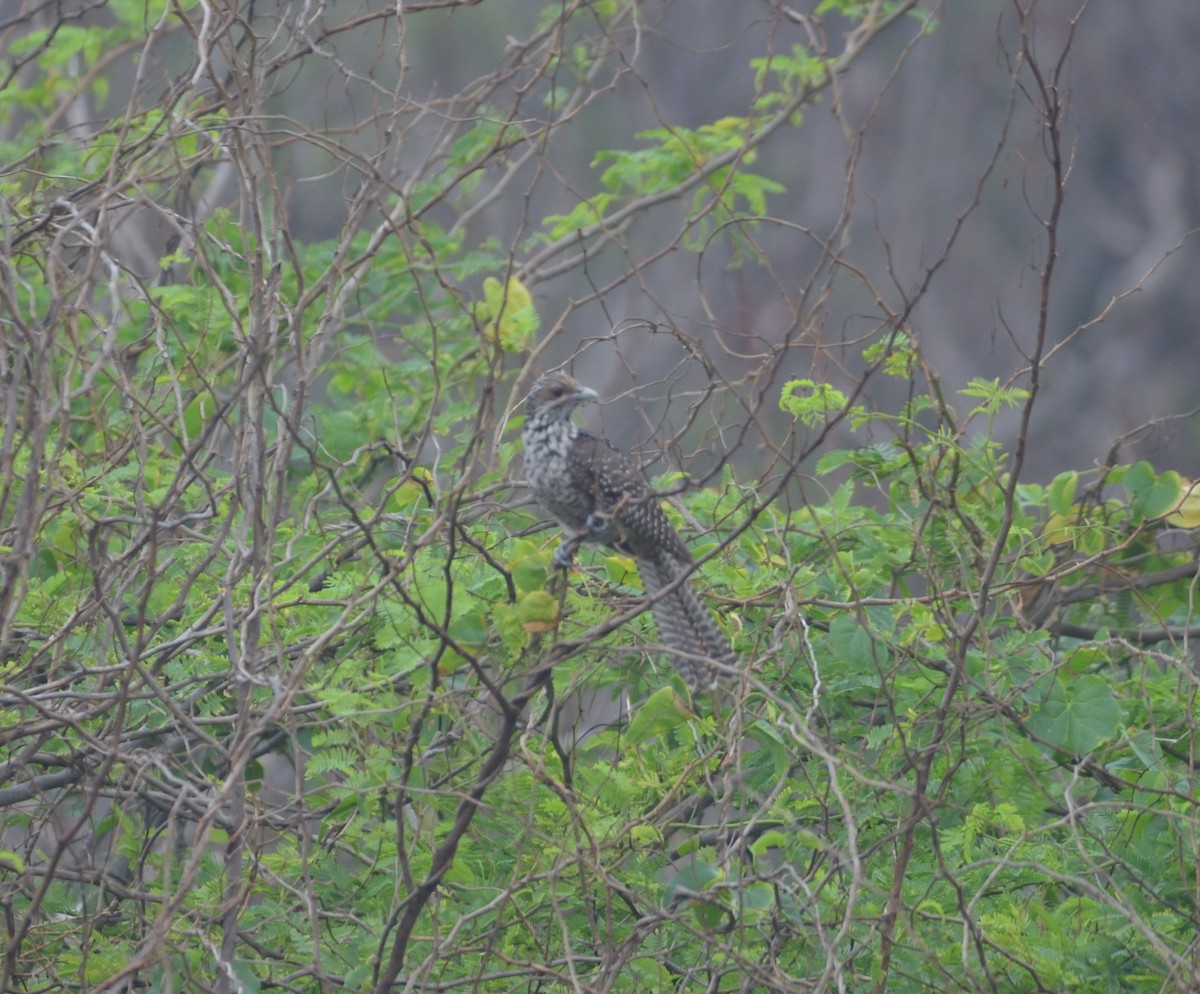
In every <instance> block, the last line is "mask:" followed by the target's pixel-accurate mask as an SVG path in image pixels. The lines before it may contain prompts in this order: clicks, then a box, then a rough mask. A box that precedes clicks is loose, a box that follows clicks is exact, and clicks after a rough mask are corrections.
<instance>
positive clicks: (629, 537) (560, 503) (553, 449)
mask: <svg viewBox="0 0 1200 994" xmlns="http://www.w3.org/2000/svg"><path fill="white" fill-rule="evenodd" d="M596 396H597V395H596V391H595V390H592V389H590V388H588V387H585V386H583V385H581V384H580V383H578V382H577V381H576V380H574V379H572V378H571V377H570V376H567V375H566V374H565V373H547V374H546V375H545V376H543V377H542V378H541V379H539V380H538V381H537V382H536V383H535V384H534V385H533V389H532V390H531V391H530V393H529V399H528V400H527V401H526V403H525V427H524V429H523V431H522V433H521V441H522V442H523V443H524V446H525V478H526V480H527V481H528V482H529V486H530V488H531V489H532V490H533V493H534V496H536V497H537V499H538V501H539V502H540V503H541V504H542V506H543V507H544V508H545V509H546V510H547V511H549V512H550V513H551V514H552V515H553V516H554V517H555V518H557V519H558V520H559V522H560V523H561V524H562V526H563V528H564V529H566V535H565V537H564V539H563V542H562V544H561V545H560V546H559V547H558V551H557V553H556V554H555V561H556V562H557V563H558V565H559V566H561V567H563V568H564V569H565V568H566V567H568V566H570V565H571V560H572V559H573V558H574V556H575V553H576V552H577V551H578V549H579V546H580V545H581V544H582V543H583V542H585V541H591V542H599V543H601V544H603V545H608V546H611V547H612V548H614V549H616V550H618V551H619V552H621V553H623V554H625V555H628V556H631V557H632V558H633V560H634V562H635V563H636V564H637V569H638V574H639V575H640V576H641V578H642V587H643V588H644V589H645V591H646V596H647V597H649V598H650V599H651V600H650V609H651V611H652V612H653V614H654V621H655V624H657V625H658V635H659V638H660V639H661V640H662V643H663V645H664V646H666V648H667V650H668V653H669V655H670V658H671V662H672V663H673V664H674V665H675V667H676V669H678V670H679V672H680V674H682V676H683V679H684V681H685V682H686V683H687V685H688V686H689V687H690V688H692V689H693V690H707V689H712V688H713V687H715V686H716V682H717V676H718V674H719V673H720V672H721V671H722V670H723V669H730V670H731V669H732V668H733V667H734V666H735V665H736V663H737V658H736V657H735V656H734V654H733V650H732V649H731V648H730V646H729V640H728V638H726V636H725V634H724V632H722V631H721V629H720V627H719V626H718V625H717V622H716V620H715V619H714V618H713V616H712V614H711V613H710V612H709V610H708V608H706V607H705V606H704V604H703V603H702V602H701V600H700V597H699V595H698V594H697V593H696V591H695V589H694V588H693V587H692V584H691V581H690V579H684V580H682V581H681V582H680V583H679V584H678V585H677V586H676V587H675V588H674V589H672V590H669V591H667V590H666V588H667V587H669V586H670V585H671V584H672V583H674V582H675V581H676V580H677V579H678V578H679V577H680V576H682V575H683V574H685V573H686V572H688V570H689V569H690V568H691V564H692V562H693V560H692V553H691V551H690V550H689V549H688V547H687V546H686V545H684V544H683V540H682V539H681V538H680V537H679V535H678V534H677V533H676V531H675V529H674V528H672V527H671V522H670V521H668V520H667V516H666V514H665V513H664V511H663V509H662V505H661V504H660V503H659V501H658V498H657V497H656V496H655V494H654V492H653V491H652V490H651V489H650V486H649V484H647V483H646V480H645V477H643V476H642V473H641V470H640V469H639V467H638V466H637V465H636V464H635V463H634V461H633V460H632V459H630V457H629V456H627V455H626V454H625V453H624V452H621V451H620V450H619V449H616V448H614V447H613V446H612V445H610V444H609V443H608V442H607V441H606V440H605V439H603V438H598V437H597V436H595V435H592V434H590V433H589V432H586V431H584V430H583V429H582V428H580V427H579V426H578V425H576V424H575V423H574V422H573V421H572V420H571V412H572V411H574V410H575V408H576V407H577V406H578V405H579V404H581V403H583V402H584V401H588V400H595V399H596ZM664 591H666V592H665V593H664Z"/></svg>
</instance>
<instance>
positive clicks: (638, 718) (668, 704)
mask: <svg viewBox="0 0 1200 994" xmlns="http://www.w3.org/2000/svg"><path fill="white" fill-rule="evenodd" d="M691 717H692V712H691V711H690V710H689V709H688V707H687V705H686V704H684V702H683V699H682V698H681V697H680V696H679V694H678V693H677V692H676V690H675V688H674V687H672V686H670V685H668V686H666V687H660V688H659V689H658V690H656V691H655V692H654V693H653V694H651V695H650V696H649V697H648V698H646V700H645V701H644V702H643V703H642V706H641V707H639V708H638V709H637V711H636V712H635V713H634V716H633V719H632V720H631V721H630V722H629V731H628V732H627V733H626V735H625V741H626V742H627V744H628V745H629V746H630V747H632V748H635V749H636V748H637V747H638V746H641V745H645V744H646V743H647V742H649V741H650V740H651V739H653V738H657V737H658V736H661V735H666V734H667V733H668V732H670V731H671V730H672V729H674V728H678V727H679V726H680V725H683V724H686V723H687V721H688V719H689V718H691Z"/></svg>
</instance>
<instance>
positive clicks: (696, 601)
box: [637, 550, 737, 690]
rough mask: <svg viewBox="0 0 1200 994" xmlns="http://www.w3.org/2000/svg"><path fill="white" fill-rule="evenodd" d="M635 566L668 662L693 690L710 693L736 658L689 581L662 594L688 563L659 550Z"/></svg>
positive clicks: (644, 557)
mask: <svg viewBox="0 0 1200 994" xmlns="http://www.w3.org/2000/svg"><path fill="white" fill-rule="evenodd" d="M637 567H638V573H639V575H640V576H641V578H642V587H643V588H644V589H645V591H646V595H647V596H648V597H651V598H653V600H652V601H651V604H650V610H651V612H652V613H653V615H654V623H655V624H656V625H657V626H658V637H659V639H660V640H661V641H662V643H663V645H664V646H666V647H667V649H668V650H669V655H670V658H671V662H672V663H673V664H674V666H675V668H676V669H677V670H679V672H680V674H681V675H682V676H683V679H684V682H686V683H687V685H688V686H689V687H690V688H691V689H692V690H712V689H713V688H715V687H716V685H717V678H718V676H719V675H720V671H721V668H723V667H729V668H732V667H734V666H735V665H736V663H737V657H736V656H734V654H733V650H732V649H731V648H730V646H729V639H728V638H726V637H725V633H724V632H722V631H721V627H720V626H719V625H718V624H717V621H716V619H715V618H714V617H713V616H712V614H711V613H710V612H709V610H708V608H707V607H705V606H704V603H703V601H701V600H700V596H699V595H698V594H697V593H696V591H695V589H694V588H693V587H692V582H691V580H690V579H688V580H685V581H683V583H681V584H679V586H677V587H676V588H675V589H674V590H672V591H671V592H670V593H667V594H663V593H662V591H663V590H664V589H665V588H666V587H667V586H669V585H670V584H671V583H672V582H673V581H674V580H675V578H676V577H677V576H678V575H679V574H680V573H681V572H682V571H683V570H684V569H686V568H687V564H685V563H681V562H680V561H679V560H678V559H676V558H675V557H674V556H672V555H671V554H670V553H668V552H664V551H661V550H659V551H657V552H655V553H654V554H652V555H649V556H639V557H638V559H637Z"/></svg>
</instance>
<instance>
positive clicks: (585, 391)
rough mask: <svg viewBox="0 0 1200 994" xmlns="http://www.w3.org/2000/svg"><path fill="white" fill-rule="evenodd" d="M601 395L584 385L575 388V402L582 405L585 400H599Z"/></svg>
mask: <svg viewBox="0 0 1200 994" xmlns="http://www.w3.org/2000/svg"><path fill="white" fill-rule="evenodd" d="M599 397H600V395H599V394H598V393H596V391H595V390H593V389H592V388H591V387H585V386H584V385H583V384H582V383H581V384H579V386H578V387H576V388H575V402H576V403H578V404H582V403H583V402H584V401H585V400H597V399H599Z"/></svg>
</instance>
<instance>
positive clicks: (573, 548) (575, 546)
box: [554, 532, 587, 569]
mask: <svg viewBox="0 0 1200 994" xmlns="http://www.w3.org/2000/svg"><path fill="white" fill-rule="evenodd" d="M585 538H587V532H580V533H579V534H578V535H571V536H568V537H567V538H564V539H563V540H562V542H561V543H560V545H559V547H558V548H557V549H555V550H554V565H555V566H557V567H558V568H559V569H570V568H571V566H572V565H573V564H574V562H575V553H577V552H578V551H579V547H580V546H581V545H583V540H584V539H585Z"/></svg>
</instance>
